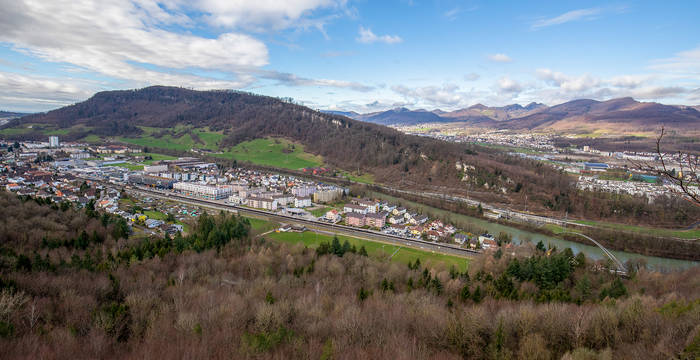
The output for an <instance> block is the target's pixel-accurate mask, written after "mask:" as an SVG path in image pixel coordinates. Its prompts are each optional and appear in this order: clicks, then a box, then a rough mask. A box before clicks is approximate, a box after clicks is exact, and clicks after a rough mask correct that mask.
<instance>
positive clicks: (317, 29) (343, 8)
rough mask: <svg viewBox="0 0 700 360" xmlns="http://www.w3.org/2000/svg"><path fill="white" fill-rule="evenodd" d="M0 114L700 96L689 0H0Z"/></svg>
mask: <svg viewBox="0 0 700 360" xmlns="http://www.w3.org/2000/svg"><path fill="white" fill-rule="evenodd" d="M0 9H2V10H1V11H0V110H9V111H21V112H36V111H47V110H50V109H55V108H58V107H62V106H65V105H70V104H73V103H76V102H80V101H83V100H86V99H88V98H89V97H90V96H92V95H93V94H94V93H96V92H99V91H105V90H115V89H135V88H142V87H145V86H150V85H171V86H181V87H186V88H193V89H198V90H205V89H237V90H243V91H248V92H253V93H257V94H263V95H269V96H276V97H291V98H293V99H294V100H295V101H297V102H299V103H302V104H304V105H307V106H309V107H312V108H315V109H321V110H346V111H357V112H361V113H366V112H373V111H380V110H386V109H390V108H395V107H407V108H410V109H418V108H423V109H430V110H432V109H438V108H439V109H442V110H456V109H460V108H464V107H468V106H471V105H474V104H477V103H481V104H485V105H490V106H502V105H506V104H512V103H519V104H522V105H525V104H527V103H530V102H533V101H534V102H541V103H545V104H548V105H555V104H558V103H562V102H565V101H569V100H572V99H578V98H591V99H597V100H606V99H611V98H617V97H626V96H631V97H634V98H635V99H637V100H640V101H656V102H661V103H666V104H685V105H698V104H700V21H698V17H697V14H700V1H696V0H692V1H629V2H619V3H618V2H609V1H505V0H504V1H477V0H475V1H471V0H467V1H453V0H381V1H378V0H375V1H371V0H358V1H353V0H163V1H157V0H100V1H88V0H66V1H64V0H51V1H46V0H0Z"/></svg>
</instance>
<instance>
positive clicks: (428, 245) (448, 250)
mask: <svg viewBox="0 0 700 360" xmlns="http://www.w3.org/2000/svg"><path fill="white" fill-rule="evenodd" d="M127 190H130V191H132V192H139V193H142V194H144V195H149V196H154V197H159V198H161V199H166V200H173V201H179V202H183V203H186V204H190V205H197V206H204V207H208V208H211V209H215V210H224V211H232V212H236V213H238V214H241V215H248V216H251V215H252V216H254V217H264V218H266V219H268V220H273V221H277V222H282V223H289V224H297V225H304V226H307V227H310V228H314V229H319V230H325V231H331V232H334V233H338V234H343V235H350V236H353V237H359V238H364V239H367V240H372V241H379V242H385V243H390V244H392V245H400V246H408V247H412V248H417V249H421V250H429V251H434V252H439V253H443V254H449V255H457V256H462V257H473V256H477V255H479V254H481V252H479V251H476V250H470V249H463V248H459V247H456V246H452V245H449V244H441V243H434V242H430V241H425V240H420V239H408V238H404V237H401V236H396V235H391V234H384V233H381V232H378V231H374V230H369V229H361V228H354V227H351V226H346V225H338V224H332V223H327V222H323V221H314V220H309V219H302V218H298V217H295V216H290V215H284V214H278V213H274V212H270V211H264V210H258V209H251V208H247V207H241V206H236V205H231V204H226V203H224V202H220V201H214V200H205V199H198V198H191V197H188V196H183V195H180V194H177V193H173V192H169V191H161V190H154V189H149V188H144V187H136V186H129V187H127Z"/></svg>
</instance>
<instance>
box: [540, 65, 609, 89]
mask: <svg viewBox="0 0 700 360" xmlns="http://www.w3.org/2000/svg"><path fill="white" fill-rule="evenodd" d="M536 74H537V76H538V77H539V78H540V79H542V80H544V81H546V82H547V83H549V84H550V85H555V86H557V87H558V88H560V89H561V90H563V91H566V92H575V93H580V92H584V91H586V90H589V89H592V88H594V87H596V86H598V85H600V80H598V79H596V78H594V77H592V76H590V75H588V74H585V75H581V76H568V75H565V74H563V73H561V72H555V71H552V70H550V69H538V70H537V72H536Z"/></svg>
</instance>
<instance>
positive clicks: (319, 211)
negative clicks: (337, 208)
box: [310, 206, 332, 217]
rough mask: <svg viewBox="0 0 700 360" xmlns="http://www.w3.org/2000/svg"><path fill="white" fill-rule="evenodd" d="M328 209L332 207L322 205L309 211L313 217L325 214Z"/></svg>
mask: <svg viewBox="0 0 700 360" xmlns="http://www.w3.org/2000/svg"><path fill="white" fill-rule="evenodd" d="M330 209H332V208H330V207H326V206H324V207H320V208H318V209H314V210H311V211H310V213H311V214H312V215H313V216H315V217H320V216H323V215H326V213H327V212H328V210H330Z"/></svg>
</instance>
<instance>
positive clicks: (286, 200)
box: [272, 194, 294, 206]
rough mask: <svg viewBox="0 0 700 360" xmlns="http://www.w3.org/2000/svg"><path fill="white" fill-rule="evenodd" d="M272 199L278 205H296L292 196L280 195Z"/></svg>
mask: <svg viewBox="0 0 700 360" xmlns="http://www.w3.org/2000/svg"><path fill="white" fill-rule="evenodd" d="M272 199H274V200H277V205H279V206H287V205H289V204H294V196H292V195H290V194H279V195H274V196H272Z"/></svg>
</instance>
